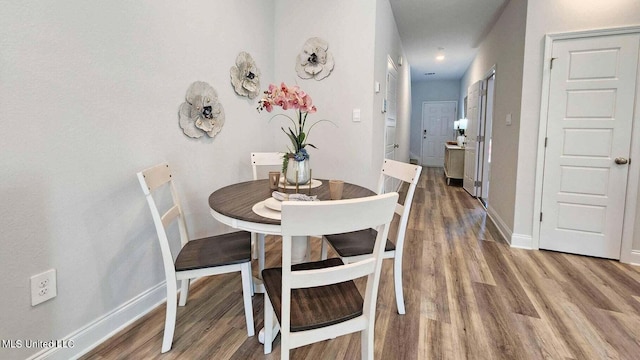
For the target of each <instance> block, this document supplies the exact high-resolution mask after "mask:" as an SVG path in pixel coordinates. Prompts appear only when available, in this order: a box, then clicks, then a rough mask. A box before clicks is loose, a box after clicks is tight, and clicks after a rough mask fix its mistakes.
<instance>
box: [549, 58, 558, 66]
mask: <svg viewBox="0 0 640 360" xmlns="http://www.w3.org/2000/svg"><path fill="white" fill-rule="evenodd" d="M555 59H557V58H554V57H552V58H551V61H550V62H549V69H553V60H555Z"/></svg>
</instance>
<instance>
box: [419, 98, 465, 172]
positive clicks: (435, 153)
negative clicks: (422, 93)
mask: <svg viewBox="0 0 640 360" xmlns="http://www.w3.org/2000/svg"><path fill="white" fill-rule="evenodd" d="M457 113H458V102H457V101H437V102H431V101H427V102H423V103H422V161H421V163H422V166H440V167H442V166H443V165H444V143H445V142H446V141H447V140H453V139H455V132H454V130H453V122H454V121H455V120H456V119H457V118H456V115H457Z"/></svg>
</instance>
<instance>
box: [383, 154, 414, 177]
mask: <svg viewBox="0 0 640 360" xmlns="http://www.w3.org/2000/svg"><path fill="white" fill-rule="evenodd" d="M416 169H420V170H422V167H421V166H420V165H413V164H407V163H403V162H400V161H395V160H390V159H384V163H383V164H382V174H383V175H386V176H391V177H393V178H396V179H398V180H402V181H404V182H407V183H413V182H416V183H417V181H418V178H419V177H420V171H417V170H416Z"/></svg>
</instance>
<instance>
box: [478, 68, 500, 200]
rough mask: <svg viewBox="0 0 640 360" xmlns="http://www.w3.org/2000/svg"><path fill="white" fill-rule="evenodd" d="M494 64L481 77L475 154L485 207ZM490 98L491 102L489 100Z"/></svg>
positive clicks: (491, 130)
mask: <svg viewBox="0 0 640 360" xmlns="http://www.w3.org/2000/svg"><path fill="white" fill-rule="evenodd" d="M491 78H493V89H492V90H493V91H492V93H491V94H489V81H490V80H491ZM495 97H496V65H495V64H494V65H493V66H492V67H491V69H489V71H487V73H486V74H485V75H484V77H483V79H482V96H481V99H482V100H481V101H480V103H481V106H482V108H481V110H480V111H481V112H480V121H479V124H478V126H479V134H480V136H482V141H480V143H481V144H482V146H478V153H477V154H476V158H477V162H478V165H477V166H478V180H479V181H480V187H479V188H478V191H477V192H479V194H478V200H479V201H480V203H481V204H482V206H484V207H485V208H486V207H487V204H486V202H487V201H488V197H489V196H488V192H489V189H488V187H489V185H488V184H487V183H488V182H489V177H490V176H488V175H487V172H488V171H487V169H489V171H490V169H491V165H490V164H489V163H488V162H487V150H488V145H487V127H489V129H490V131H489V133H490V136H493V117H494V116H493V115H494V114H495V102H496V98H495ZM489 100H491V102H489ZM489 105H491V118H488V117H487V109H488V108H489ZM485 192H486V193H487V197H486V198H485V197H484V196H483V195H484V194H485Z"/></svg>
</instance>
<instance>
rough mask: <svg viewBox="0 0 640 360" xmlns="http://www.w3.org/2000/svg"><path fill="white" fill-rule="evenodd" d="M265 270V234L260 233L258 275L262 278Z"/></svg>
mask: <svg viewBox="0 0 640 360" xmlns="http://www.w3.org/2000/svg"><path fill="white" fill-rule="evenodd" d="M262 270H264V234H258V277H259V278H262Z"/></svg>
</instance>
